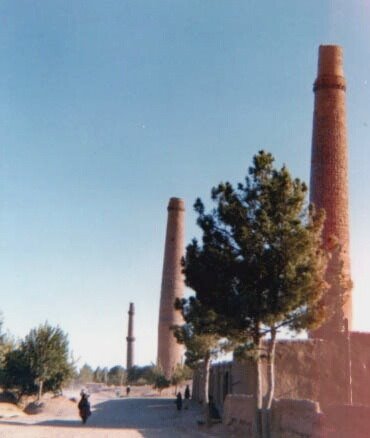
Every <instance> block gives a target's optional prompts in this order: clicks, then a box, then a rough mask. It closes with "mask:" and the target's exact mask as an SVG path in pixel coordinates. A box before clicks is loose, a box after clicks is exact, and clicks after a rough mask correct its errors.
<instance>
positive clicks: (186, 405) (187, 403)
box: [184, 385, 190, 409]
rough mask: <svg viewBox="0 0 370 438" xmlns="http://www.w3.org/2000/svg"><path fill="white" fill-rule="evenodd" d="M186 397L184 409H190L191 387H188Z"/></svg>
mask: <svg viewBox="0 0 370 438" xmlns="http://www.w3.org/2000/svg"><path fill="white" fill-rule="evenodd" d="M184 396H185V402H184V409H189V400H190V388H189V385H186V388H185V392H184Z"/></svg>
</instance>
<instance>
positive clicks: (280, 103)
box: [0, 0, 370, 366]
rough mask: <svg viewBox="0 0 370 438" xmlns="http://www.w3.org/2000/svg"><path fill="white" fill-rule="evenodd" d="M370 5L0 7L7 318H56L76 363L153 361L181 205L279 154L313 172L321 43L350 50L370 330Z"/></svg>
mask: <svg viewBox="0 0 370 438" xmlns="http://www.w3.org/2000/svg"><path fill="white" fill-rule="evenodd" d="M369 23H370V2H369V1H368V0H353V1H349V0H333V1H325V0H311V1H309V2H307V1H306V2H303V1H297V0H284V1H273V0H271V1H263V0H262V1H261V0H258V1H257V0H256V1H254V0H248V1H246V0H217V1H216V0H146V1H144V0H114V1H112V0H110V1H109V0H106V1H96V0H85V1H82V0H60V1H59V0H53V1H44V0H33V1H29V0H16V1H15V0H3V1H1V3H0V72H1V73H0V291H1V305H0V308H1V310H2V312H3V316H4V320H5V327H6V328H8V329H9V330H10V331H11V332H12V333H14V334H15V335H16V336H19V337H23V336H24V335H25V334H26V333H27V332H28V331H29V330H30V329H31V328H32V327H34V326H37V325H38V324H40V323H42V322H44V321H45V320H48V321H49V322H50V323H52V324H59V325H60V326H61V327H62V329H63V330H65V331H66V332H68V334H69V339H70V344H71V348H72V349H73V351H74V355H75V357H80V358H81V359H80V362H79V364H80V365H82V364H83V363H84V362H88V363H90V364H91V365H92V366H97V365H107V366H113V365H115V364H119V363H123V364H124V363H125V349H126V342H125V336H126V331H127V311H128V305H129V302H130V301H133V302H135V306H136V321H135V324H136V339H137V340H136V359H137V362H138V363H139V364H145V363H149V362H150V361H155V359H156V344H157V319H158V307H159V292H160V283H161V271H162V258H163V247H164V236H165V227H166V215H167V212H166V206H167V202H168V199H169V198H170V197H171V196H178V197H182V198H184V200H185V202H186V205H187V217H186V221H187V224H186V235H187V237H186V240H187V241H189V240H190V239H191V238H192V237H193V236H194V235H196V234H197V229H196V227H195V225H194V222H195V215H194V213H193V211H192V204H193V202H194V200H195V198H196V197H197V196H201V197H202V198H203V199H205V200H208V199H209V192H210V188H211V187H212V186H213V185H215V184H217V183H218V182H219V181H221V180H230V181H231V182H236V181H239V180H241V179H242V178H243V177H244V175H245V174H246V170H247V167H248V166H249V165H250V163H251V159H252V156H253V154H255V153H256V152H257V151H258V150H259V149H261V148H264V149H266V150H268V151H270V152H272V153H273V154H274V155H275V157H276V160H277V163H278V164H279V165H280V164H282V163H286V165H287V166H288V168H289V169H290V170H291V172H292V173H293V175H294V176H297V177H300V178H302V179H303V180H305V181H308V179H309V166H310V145H311V126H312V110H313V93H312V83H313V81H314V79H315V75H316V64H317V49H318V46H319V44H325V43H334V44H340V45H342V46H343V47H344V50H345V72H346V77H347V81H348V98H347V103H348V105H347V109H348V126H349V145H350V194H351V238H352V242H351V243H352V264H353V271H352V273H353V280H354V282H355V303H354V305H355V328H356V329H362V330H369V331H370V318H369V317H368V314H367V313H362V312H361V309H365V310H366V309H369V308H370V297H369V294H370V293H369V291H368V290H369V284H370V270H369V269H368V260H369V255H370V231H369V226H368V223H369V219H368V218H369V216H370V203H369V202H368V200H369V199H370V193H369V187H370V174H369V171H368V170H369V169H370V148H369V144H370V44H369V41H370V30H369V29H370V26H369Z"/></svg>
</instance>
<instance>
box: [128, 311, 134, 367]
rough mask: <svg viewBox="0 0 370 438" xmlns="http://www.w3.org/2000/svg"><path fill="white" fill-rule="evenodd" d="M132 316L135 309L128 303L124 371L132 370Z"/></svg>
mask: <svg viewBox="0 0 370 438" xmlns="http://www.w3.org/2000/svg"><path fill="white" fill-rule="evenodd" d="M134 315H135V307H134V303H130V308H129V311H128V330H127V337H126V340H127V357H126V359H127V365H126V369H128V370H129V369H130V368H132V367H133V366H134V365H135V363H134V342H135V337H134Z"/></svg>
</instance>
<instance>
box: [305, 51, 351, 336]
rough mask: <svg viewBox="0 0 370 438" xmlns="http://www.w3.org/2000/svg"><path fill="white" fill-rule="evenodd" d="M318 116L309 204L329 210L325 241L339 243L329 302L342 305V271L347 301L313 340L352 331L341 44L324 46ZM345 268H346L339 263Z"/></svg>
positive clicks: (318, 81) (316, 85) (329, 272)
mask: <svg viewBox="0 0 370 438" xmlns="http://www.w3.org/2000/svg"><path fill="white" fill-rule="evenodd" d="M313 91H314V93H315V108H314V115H313V133H312V157H311V181H310V200H311V202H313V203H314V204H315V205H316V206H317V207H319V208H323V209H324V210H325V212H326V221H325V225H324V231H323V240H324V245H325V246H326V248H327V249H328V250H329V249H332V246H333V242H338V243H339V247H340V256H338V254H337V255H334V256H333V257H332V258H331V260H330V261H329V264H328V269H327V281H328V283H329V284H330V285H331V287H330V289H329V291H328V293H327V295H326V297H325V302H326V303H331V304H333V303H338V302H339V298H338V297H339V296H340V293H341V285H340V284H339V280H338V273H339V272H340V271H341V270H342V274H343V276H344V284H346V286H345V289H346V295H347V298H346V301H345V304H344V305H343V306H338V307H339V308H341V310H340V311H339V312H338V313H342V315H341V316H340V317H338V315H337V317H334V318H331V319H329V320H328V321H327V322H326V323H325V324H324V325H323V326H322V327H321V328H320V329H318V330H316V331H314V332H313V333H311V335H312V336H313V337H320V338H326V337H329V336H330V335H332V334H333V332H334V333H335V332H338V331H342V330H343V325H342V319H343V318H344V319H347V320H348V327H349V330H351V327H352V296H351V285H350V283H351V282H350V278H351V275H350V256H349V217H348V216H349V214H348V151H347V149H348V148H347V123H346V102H345V93H346V81H345V78H344V73H343V51H342V48H341V47H339V46H333V45H327V46H320V48H319V62H318V73H317V79H316V81H315V83H314V86H313ZM341 264H342V268H341V267H340V265H341Z"/></svg>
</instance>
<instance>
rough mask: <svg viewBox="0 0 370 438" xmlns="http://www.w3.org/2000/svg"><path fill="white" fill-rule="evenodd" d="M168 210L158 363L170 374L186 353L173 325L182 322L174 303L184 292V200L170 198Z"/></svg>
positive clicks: (168, 375)
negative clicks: (171, 328)
mask: <svg viewBox="0 0 370 438" xmlns="http://www.w3.org/2000/svg"><path fill="white" fill-rule="evenodd" d="M167 210H168V220H167V232H166V243H165V251H164V261H163V274H162V288H161V301H160V308H159V323H158V358H157V363H158V365H159V366H160V367H161V368H162V369H163V372H164V374H165V376H166V377H167V378H170V377H171V375H172V373H173V370H174V369H175V367H176V365H177V364H179V363H181V359H182V355H183V347H182V346H181V345H180V344H178V343H177V342H176V339H175V337H174V335H173V332H172V331H171V330H170V327H171V326H173V325H175V324H181V323H182V319H181V315H180V313H179V312H177V311H176V310H175V309H174V303H175V299H176V297H178V298H182V297H183V295H184V278H183V274H182V272H181V271H182V268H181V258H182V256H183V255H184V218H185V204H184V201H183V200H182V199H179V198H171V199H170V202H169V204H168V208H167Z"/></svg>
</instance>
